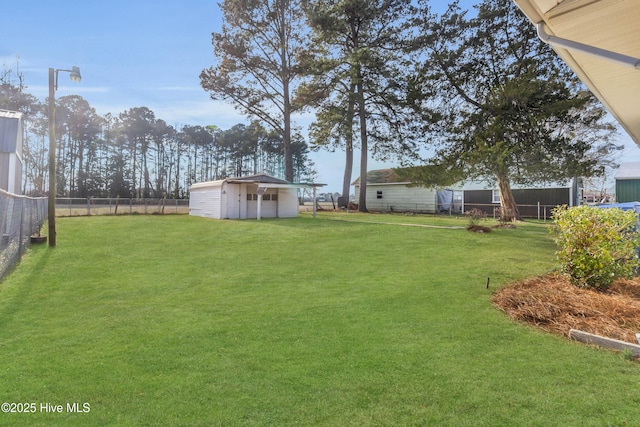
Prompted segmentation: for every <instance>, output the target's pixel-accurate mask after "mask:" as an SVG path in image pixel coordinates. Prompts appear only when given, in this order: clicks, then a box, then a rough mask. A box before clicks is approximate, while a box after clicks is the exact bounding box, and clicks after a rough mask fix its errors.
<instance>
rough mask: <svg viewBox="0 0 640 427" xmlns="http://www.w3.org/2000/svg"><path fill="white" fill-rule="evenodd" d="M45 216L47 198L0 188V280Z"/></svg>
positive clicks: (20, 254)
mask: <svg viewBox="0 0 640 427" xmlns="http://www.w3.org/2000/svg"><path fill="white" fill-rule="evenodd" d="M46 219H47V199H46V198H32V197H26V196H18V195H15V194H11V193H7V192H6V191H3V190H0V231H1V232H2V235H1V237H0V279H2V278H3V277H4V276H5V275H6V274H7V273H8V272H9V271H10V270H11V268H12V267H13V266H14V265H15V264H16V263H17V262H18V260H20V257H21V256H22V254H23V253H24V251H25V250H26V249H27V247H28V246H29V242H30V240H31V236H32V235H34V234H37V233H39V231H40V228H41V227H42V224H44V222H45V220H46Z"/></svg>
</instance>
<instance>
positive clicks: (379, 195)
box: [376, 190, 382, 199]
mask: <svg viewBox="0 0 640 427" xmlns="http://www.w3.org/2000/svg"><path fill="white" fill-rule="evenodd" d="M376 199H382V190H378V191H377V192H376Z"/></svg>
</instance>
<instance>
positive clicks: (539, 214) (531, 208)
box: [367, 202, 557, 221]
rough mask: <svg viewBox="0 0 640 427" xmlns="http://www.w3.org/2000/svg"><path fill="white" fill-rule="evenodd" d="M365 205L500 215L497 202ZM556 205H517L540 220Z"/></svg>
mask: <svg viewBox="0 0 640 427" xmlns="http://www.w3.org/2000/svg"><path fill="white" fill-rule="evenodd" d="M371 205H372V206H367V207H368V208H369V210H371V211H384V212H414V213H438V214H444V215H461V214H463V213H464V212H469V211H470V210H471V209H480V210H481V211H483V212H485V213H486V214H487V216H489V217H493V218H497V217H498V216H500V214H499V209H500V205H499V204H495V203H492V204H481V203H458V202H454V203H453V204H450V205H449V206H447V207H443V206H441V205H436V204H434V203H431V204H429V203H386V204H373V203H372V204H371ZM556 206H557V205H543V204H541V203H537V204H535V205H523V204H519V205H518V210H519V211H520V215H521V216H522V217H523V218H536V219H540V220H545V221H546V220H548V219H551V215H552V211H553V209H554V208H556Z"/></svg>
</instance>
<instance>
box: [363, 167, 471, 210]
mask: <svg viewBox="0 0 640 427" xmlns="http://www.w3.org/2000/svg"><path fill="white" fill-rule="evenodd" d="M352 185H353V186H354V187H355V196H356V200H358V198H359V197H360V178H358V179H356V180H355V181H354V182H353V184H352ZM461 194H462V193H461V192H459V191H454V190H450V189H436V188H433V187H424V186H419V185H416V184H413V183H412V182H410V181H407V180H405V179H402V178H401V177H400V176H398V174H397V173H396V172H395V171H394V170H393V169H380V170H372V171H369V172H367V209H368V210H371V211H379V212H418V213H436V212H454V213H460V210H461Z"/></svg>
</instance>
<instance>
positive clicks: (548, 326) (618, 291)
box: [493, 275, 640, 344]
mask: <svg viewBox="0 0 640 427" xmlns="http://www.w3.org/2000/svg"><path fill="white" fill-rule="evenodd" d="M493 303H494V304H495V305H496V306H497V307H498V308H500V309H501V310H502V311H504V312H505V313H506V314H507V315H508V316H509V317H511V318H512V319H515V320H517V321H520V322H526V323H528V324H531V325H534V326H536V327H539V328H541V329H544V330H546V331H548V332H551V333H554V334H559V335H563V336H565V337H568V336H569V330H570V329H577V330H580V331H584V332H589V333H591V334H596V335H600V336H604V337H608V338H614V339H617V340H620V341H626V342H630V343H633V344H638V341H637V339H636V333H638V332H640V279H638V278H637V279H633V280H619V281H617V282H616V283H614V284H613V285H612V286H611V287H610V288H609V289H608V290H607V291H604V292H598V291H593V290H589V289H581V288H578V287H576V286H573V285H571V284H570V283H569V281H568V279H566V278H565V277H562V276H560V275H547V276H542V277H535V278H531V279H527V280H524V281H522V282H518V283H515V284H513V285H510V286H507V287H505V288H502V289H500V290H498V291H497V292H496V293H495V294H494V295H493Z"/></svg>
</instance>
